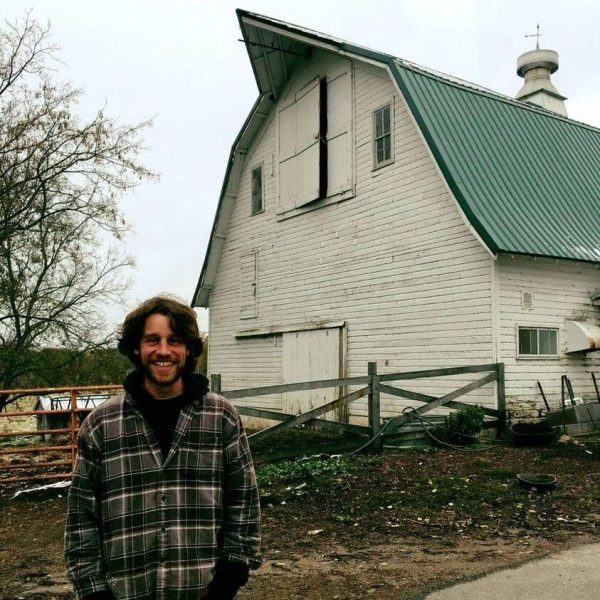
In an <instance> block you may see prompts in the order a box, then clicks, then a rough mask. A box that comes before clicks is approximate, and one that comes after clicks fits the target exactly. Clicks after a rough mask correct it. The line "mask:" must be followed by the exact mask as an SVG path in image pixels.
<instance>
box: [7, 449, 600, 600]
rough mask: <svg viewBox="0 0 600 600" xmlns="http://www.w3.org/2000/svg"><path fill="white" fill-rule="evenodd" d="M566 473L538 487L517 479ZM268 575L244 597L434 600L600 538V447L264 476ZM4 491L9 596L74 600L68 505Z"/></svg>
mask: <svg viewBox="0 0 600 600" xmlns="http://www.w3.org/2000/svg"><path fill="white" fill-rule="evenodd" d="M523 472H537V473H550V474H553V475H554V476H556V478H557V485H556V488H555V489H554V490H553V491H550V492H545V493H541V492H539V491H537V490H527V489H524V488H522V487H521V486H519V485H518V484H517V483H516V480H515V476H516V474H517V473H523ZM258 474H259V482H260V485H261V497H262V503H263V557H264V564H263V566H262V567H261V568H260V569H259V570H258V571H257V572H255V573H254V574H253V575H252V577H251V580H250V583H249V584H248V586H246V588H245V589H243V590H242V591H241V592H240V593H239V595H238V598H239V599H240V600H259V599H260V600H264V599H265V598H272V599H276V600H279V599H281V600H287V599H295V598H302V599H307V600H312V599H314V600H317V599H319V600H328V599H340V600H342V599H355V598H377V599H381V600H392V599H394V600H408V599H413V600H415V599H417V598H420V597H422V596H423V595H424V594H425V593H427V592H428V591H431V590H433V589H437V588H440V587H445V586H447V585H449V584H451V583H454V582H457V581H460V580H464V579H468V578H472V577H476V576H478V575H481V574H484V573H489V572H491V571H494V570H497V569H500V568H503V567H508V566H515V565H518V564H520V563H523V562H525V561H527V560H531V559H533V558H540V557H542V556H545V555H547V554H549V553H552V552H556V551H559V550H561V549H564V548H567V547H571V546H574V545H578V544H583V543H589V542H593V541H600V536H599V535H598V534H599V524H600V443H599V442H598V441H596V442H593V441H592V442H587V443H586V444H585V446H581V445H578V446H574V445H572V444H569V445H557V446H555V447H552V448H544V449H540V448H510V447H495V448H492V449H488V450H485V451H483V452H477V453H475V452H473V453H460V452H458V451H441V450H429V451H423V450H421V451H404V452H401V453H394V454H384V455H383V456H362V457H354V458H344V459H335V458H326V457H321V459H314V460H312V461H298V462H295V463H289V462H288V463H279V464H277V465H268V466H259V469H258ZM13 492H14V489H9V488H8V487H7V486H6V485H5V486H4V487H2V486H1V485H0V541H1V542H0V581H2V586H1V587H0V599H2V600H8V599H15V600H16V599H21V598H23V599H27V600H42V599H44V600H50V599H51V598H61V599H63V600H66V599H69V598H73V595H72V594H71V592H70V591H69V588H68V584H67V583H66V580H65V578H64V567H63V562H62V532H63V524H64V514H65V507H66V499H65V498H64V497H62V498H51V499H37V500H22V501H17V500H12V501H11V500H10V496H11V495H12V493H13Z"/></svg>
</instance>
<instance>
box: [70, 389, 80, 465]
mask: <svg viewBox="0 0 600 600" xmlns="http://www.w3.org/2000/svg"><path fill="white" fill-rule="evenodd" d="M70 395H71V471H74V470H75V458H76V457H77V428H78V425H79V419H78V418H77V416H78V415H77V412H76V411H77V392H76V391H75V390H71V393H70Z"/></svg>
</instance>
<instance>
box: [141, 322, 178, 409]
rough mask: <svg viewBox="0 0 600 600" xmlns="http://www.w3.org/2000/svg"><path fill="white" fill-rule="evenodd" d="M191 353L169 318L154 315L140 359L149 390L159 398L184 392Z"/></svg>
mask: <svg viewBox="0 0 600 600" xmlns="http://www.w3.org/2000/svg"><path fill="white" fill-rule="evenodd" d="M188 353H189V352H188V349H187V347H186V345H185V343H184V341H183V340H182V339H181V338H180V337H179V336H177V335H175V333H173V330H172V329H171V324H170V323H169V318H168V317H166V316H165V315H161V314H153V315H150V316H149V317H148V318H147V319H146V323H145V324H144V332H143V334H142V339H141V340H140V348H139V357H140V364H141V366H142V369H143V371H144V375H145V385H146V389H147V390H148V391H149V392H150V393H151V394H152V395H153V396H154V397H155V398H161V397H163V398H165V397H169V396H173V395H176V394H180V393H181V392H182V391H183V382H182V380H181V373H182V371H183V368H184V365H185V361H186V359H187V356H188Z"/></svg>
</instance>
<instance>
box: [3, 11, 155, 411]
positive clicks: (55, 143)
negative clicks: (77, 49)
mask: <svg viewBox="0 0 600 600" xmlns="http://www.w3.org/2000/svg"><path fill="white" fill-rule="evenodd" d="M55 53H56V47H55V46H54V45H52V44H51V43H50V40H49V28H48V27H43V26H41V25H40V24H38V23H37V22H36V21H35V20H34V19H32V18H31V16H30V15H29V14H27V15H26V16H25V17H24V18H23V19H22V20H20V21H18V22H15V23H6V26H5V29H4V30H2V31H0V389H7V388H9V387H10V386H13V385H15V384H20V385H23V384H26V382H27V375H28V374H29V373H30V371H31V369H32V368H33V364H34V363H33V361H31V359H30V357H31V352H32V351H38V350H39V349H40V348H43V347H65V348H69V349H77V350H80V351H85V350H87V349H89V348H94V347H98V346H101V345H103V344H105V343H106V342H107V336H106V334H103V332H104V331H105V328H104V327H102V319H103V313H102V311H103V308H104V307H105V305H106V302H107V301H111V300H116V299H118V298H119V297H120V295H121V294H122V292H123V290H124V288H125V287H126V283H127V282H126V279H125V271H126V268H127V267H128V266H130V265H131V260H130V259H129V258H128V257H127V256H125V255H124V254H123V253H122V251H121V250H120V249H119V248H120V242H121V240H122V236H123V234H124V233H125V232H126V231H127V229H128V227H127V224H126V222H125V221H124V219H123V217H122V215H121V213H120V210H119V206H118V199H119V196H120V195H121V194H123V193H124V192H127V191H128V190H131V189H132V188H133V187H135V186H136V185H137V184H138V183H139V182H140V181H141V180H144V179H149V178H150V179H151V178H154V177H155V175H154V174H153V173H152V172H151V171H150V170H149V169H147V168H145V167H144V166H143V165H142V164H141V162H140V159H139V157H140V153H141V152H142V150H143V146H142V140H141V134H142V132H143V130H144V129H145V128H146V127H147V126H148V125H149V123H148V122H144V123H140V124H136V125H132V126H127V125H120V124H118V123H117V122H115V121H114V120H113V119H111V118H110V117H108V116H107V115H106V114H105V111H104V109H101V110H99V111H98V113H97V114H96V115H95V117H94V118H93V119H91V120H89V121H84V120H82V119H81V118H80V117H79V116H78V115H77V114H76V112H75V108H76V104H77V101H78V98H79V97H80V95H81V91H80V90H77V89H74V88H72V87H71V85H70V84H68V83H54V82H53V81H52V79H51V75H52V74H53V71H52V62H53V61H54V60H55ZM3 402H6V398H4V399H2V398H1V397H0V408H1V407H2V404H3Z"/></svg>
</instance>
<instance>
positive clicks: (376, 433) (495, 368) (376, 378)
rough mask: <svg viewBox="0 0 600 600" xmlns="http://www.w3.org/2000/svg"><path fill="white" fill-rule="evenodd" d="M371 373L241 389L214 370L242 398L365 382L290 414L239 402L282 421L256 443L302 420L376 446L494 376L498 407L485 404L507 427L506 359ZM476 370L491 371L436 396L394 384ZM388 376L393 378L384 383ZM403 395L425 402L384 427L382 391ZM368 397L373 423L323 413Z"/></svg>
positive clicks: (243, 409) (372, 369) (250, 412)
mask: <svg viewBox="0 0 600 600" xmlns="http://www.w3.org/2000/svg"><path fill="white" fill-rule="evenodd" d="M367 372H368V374H367V376H364V377H344V378H340V379H324V380H320V381H304V382H298V383H286V384H277V385H271V386H261V387H254V388H243V389H237V390H223V389H222V379H221V375H220V374H213V375H212V376H211V389H212V390H213V391H215V392H220V393H223V394H224V395H225V396H226V397H227V398H228V399H229V400H238V399H240V398H249V397H255V396H268V395H271V394H279V393H287V392H299V391H305V390H314V389H321V388H342V389H343V388H344V387H346V386H356V385H361V386H366V387H362V388H361V389H359V390H357V391H354V392H351V393H348V394H345V395H342V396H340V397H339V398H336V399H335V400H332V401H330V402H327V403H325V404H322V405H320V406H317V407H314V408H311V409H310V410H308V411H306V412H303V413H302V414H299V415H291V414H287V413H284V412H279V411H274V410H266V409H260V408H254V407H249V406H243V405H241V406H238V407H237V408H238V411H239V412H240V414H242V415H245V416H251V417H258V418H262V419H267V420H275V421H279V423H277V424H275V425H272V426H271V427H267V428H266V429H263V430H261V431H258V432H256V433H254V434H252V435H251V436H249V440H250V443H251V444H252V443H255V442H257V441H259V440H262V439H264V438H265V437H267V436H269V435H272V434H274V433H276V432H278V431H282V430H284V429H290V428H292V427H298V426H299V425H302V424H310V425H311V426H314V427H318V428H322V429H329V430H334V431H341V432H344V433H353V434H355V435H356V434H357V435H363V436H367V437H369V438H370V440H371V444H372V445H374V446H375V447H381V446H382V444H383V440H382V438H383V436H384V435H397V434H398V433H399V432H400V431H401V430H402V429H403V428H404V429H406V430H408V426H409V424H410V423H411V421H413V420H414V419H417V418H419V417H420V416H421V415H424V414H425V413H428V412H430V411H432V410H434V409H435V408H439V407H442V406H443V407H445V408H450V409H455V410H456V409H460V408H463V407H465V406H467V405H468V404H467V403H465V402H460V401H458V398H461V397H462V396H464V395H466V394H468V393H469V392H472V391H474V390H476V389H479V388H481V387H483V386H485V385H488V384H489V383H492V382H494V381H495V382H497V383H496V385H497V388H496V408H489V407H482V408H483V412H484V414H485V415H486V416H490V417H494V418H495V419H496V424H497V427H498V429H499V430H501V431H502V430H503V429H504V428H505V427H506V401H505V391H504V389H505V388H504V363H491V364H483V365H470V366H462V367H448V368H444V369H427V370H422V371H410V372H404V373H385V374H381V375H380V374H378V372H377V363H374V362H370V363H368V365H367ZM475 373H486V374H485V375H484V376H483V377H480V378H479V379H477V380H476V381H473V382H471V383H468V384H466V385H463V386H461V387H459V388H457V389H455V390H453V391H451V392H449V393H447V394H445V395H443V396H439V397H438V396H432V395H429V394H424V393H422V392H414V391H411V390H406V389H403V388H399V387H396V386H393V385H391V384H390V383H391V382H395V381H410V380H417V379H430V378H435V377H447V376H452V375H467V374H475ZM382 382H389V383H382ZM382 393H384V394H389V395H391V396H395V397H399V398H404V399H407V400H412V401H417V402H421V403H422V404H421V406H419V407H418V408H416V409H414V410H413V411H411V412H410V413H408V414H403V415H399V416H397V417H393V418H391V419H389V420H388V422H386V424H385V430H384V428H383V423H382V419H381V394H382ZM365 396H367V397H368V402H367V406H368V426H364V425H356V424H351V423H341V422H337V421H329V420H325V419H319V418H318V417H320V416H321V415H324V414H326V413H328V412H331V411H333V410H336V409H339V408H340V407H342V406H348V404H349V403H351V402H354V401H355V400H358V399H359V398H364V397H365Z"/></svg>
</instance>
